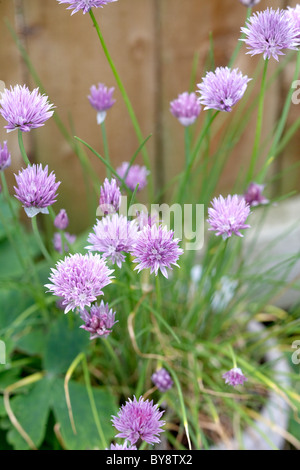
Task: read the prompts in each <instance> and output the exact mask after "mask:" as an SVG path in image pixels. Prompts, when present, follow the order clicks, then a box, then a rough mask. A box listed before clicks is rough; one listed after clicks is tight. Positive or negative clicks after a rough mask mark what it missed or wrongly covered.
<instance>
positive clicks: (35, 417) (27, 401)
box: [7, 377, 53, 450]
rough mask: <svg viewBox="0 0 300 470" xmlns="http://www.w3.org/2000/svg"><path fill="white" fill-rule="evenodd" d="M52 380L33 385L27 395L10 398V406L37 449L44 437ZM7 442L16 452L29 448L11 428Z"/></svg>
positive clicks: (43, 380)
mask: <svg viewBox="0 0 300 470" xmlns="http://www.w3.org/2000/svg"><path fill="white" fill-rule="evenodd" d="M52 387H53V380H52V379H49V378H47V377H46V378H44V379H42V380H40V381H39V382H37V383H36V384H34V386H33V387H32V388H30V389H29V392H28V393H24V394H22V395H18V396H16V397H13V398H11V400H10V405H11V408H12V411H13V413H14V415H15V416H16V418H17V420H18V422H19V423H20V425H21V426H22V428H23V429H24V431H25V432H26V433H27V434H28V436H29V437H30V438H31V440H32V441H33V443H34V444H35V446H36V447H38V446H39V445H40V444H41V443H42V441H43V439H44V435H45V431H46V425H47V419H48V415H49V409H50V404H51V398H52ZM7 440H8V442H9V443H10V444H11V445H12V446H13V447H14V448H15V449H17V450H25V449H28V448H29V445H28V444H27V442H26V441H25V440H24V439H23V437H22V436H21V435H20V433H19V432H18V431H17V430H16V429H15V428H14V427H12V428H11V429H10V431H9V432H8V434H7Z"/></svg>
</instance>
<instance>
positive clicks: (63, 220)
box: [54, 209, 69, 230]
mask: <svg viewBox="0 0 300 470" xmlns="http://www.w3.org/2000/svg"><path fill="white" fill-rule="evenodd" d="M68 225H69V219H68V215H67V212H66V211H65V209H61V210H60V211H59V213H58V214H57V216H56V217H55V219H54V226H55V227H56V228H58V230H66V228H67V227H68Z"/></svg>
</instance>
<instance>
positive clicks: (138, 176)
mask: <svg viewBox="0 0 300 470" xmlns="http://www.w3.org/2000/svg"><path fill="white" fill-rule="evenodd" d="M116 171H117V173H118V175H119V176H120V178H122V179H124V180H125V183H126V185H127V186H128V188H129V189H131V191H134V190H135V188H136V186H137V185H139V186H138V191H140V190H141V189H143V188H144V187H145V186H147V176H148V175H149V171H148V170H147V168H146V167H145V166H140V165H131V166H129V163H128V162H123V163H122V165H121V166H119V167H118V168H117V170H116Z"/></svg>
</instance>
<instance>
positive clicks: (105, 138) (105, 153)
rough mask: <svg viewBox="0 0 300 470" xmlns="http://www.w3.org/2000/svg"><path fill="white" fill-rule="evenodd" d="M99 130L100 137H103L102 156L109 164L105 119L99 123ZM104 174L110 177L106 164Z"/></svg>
mask: <svg viewBox="0 0 300 470" xmlns="http://www.w3.org/2000/svg"><path fill="white" fill-rule="evenodd" d="M101 132H102V139H103V147H104V157H105V160H106V161H107V163H108V164H109V165H110V166H111V163H110V158H109V150H108V141H107V135H106V127H105V121H103V122H102V124H101ZM106 176H107V178H108V179H110V178H111V171H110V169H109V167H108V166H106Z"/></svg>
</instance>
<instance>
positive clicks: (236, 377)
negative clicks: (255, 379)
mask: <svg viewBox="0 0 300 470" xmlns="http://www.w3.org/2000/svg"><path fill="white" fill-rule="evenodd" d="M222 377H223V379H225V383H226V384H229V385H232V386H233V387H236V386H237V385H244V382H246V381H247V380H248V379H247V378H246V377H245V376H244V374H243V372H242V371H241V369H240V368H239V367H234V368H233V369H230V370H229V371H228V372H225V374H223V375H222Z"/></svg>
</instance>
